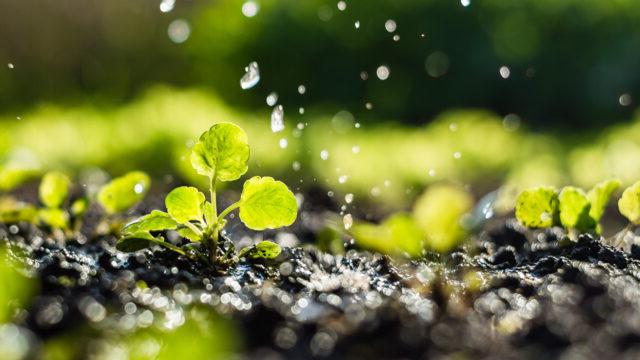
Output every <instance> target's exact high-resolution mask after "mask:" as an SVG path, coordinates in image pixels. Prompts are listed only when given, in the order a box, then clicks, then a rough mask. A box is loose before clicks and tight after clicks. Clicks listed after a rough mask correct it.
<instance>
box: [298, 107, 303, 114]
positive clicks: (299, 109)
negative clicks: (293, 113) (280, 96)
mask: <svg viewBox="0 0 640 360" xmlns="http://www.w3.org/2000/svg"><path fill="white" fill-rule="evenodd" d="M298 113H300V115H302V114H304V108H303V107H302V106H301V107H299V108H298Z"/></svg>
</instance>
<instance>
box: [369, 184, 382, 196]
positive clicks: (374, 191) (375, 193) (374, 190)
mask: <svg viewBox="0 0 640 360" xmlns="http://www.w3.org/2000/svg"><path fill="white" fill-rule="evenodd" d="M371 195H372V196H380V188H379V187H377V186H374V187H372V188H371Z"/></svg>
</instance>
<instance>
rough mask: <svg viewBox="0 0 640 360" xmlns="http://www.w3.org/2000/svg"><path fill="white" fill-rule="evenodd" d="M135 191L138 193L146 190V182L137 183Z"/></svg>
mask: <svg viewBox="0 0 640 360" xmlns="http://www.w3.org/2000/svg"><path fill="white" fill-rule="evenodd" d="M133 191H134V192H135V193H136V194H142V192H143V191H144V184H142V183H137V184H136V185H135V186H134V187H133Z"/></svg>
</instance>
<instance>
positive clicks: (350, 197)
mask: <svg viewBox="0 0 640 360" xmlns="http://www.w3.org/2000/svg"><path fill="white" fill-rule="evenodd" d="M344 202H346V203H347V204H351V203H352V202H353V194H352V193H348V194H347V195H345V196H344Z"/></svg>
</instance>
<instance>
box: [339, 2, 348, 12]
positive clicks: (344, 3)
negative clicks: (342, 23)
mask: <svg viewBox="0 0 640 360" xmlns="http://www.w3.org/2000/svg"><path fill="white" fill-rule="evenodd" d="M346 8H347V3H346V2H344V1H338V10H340V11H344V10H345V9H346Z"/></svg>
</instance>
